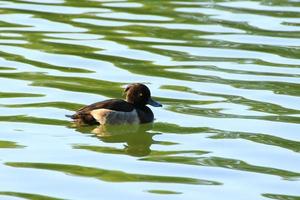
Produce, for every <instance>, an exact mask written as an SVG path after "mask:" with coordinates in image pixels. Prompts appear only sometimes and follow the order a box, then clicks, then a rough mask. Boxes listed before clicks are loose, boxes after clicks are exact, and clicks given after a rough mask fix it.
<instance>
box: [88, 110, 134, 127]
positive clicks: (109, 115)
mask: <svg viewBox="0 0 300 200" xmlns="http://www.w3.org/2000/svg"><path fill="white" fill-rule="evenodd" d="M91 115H92V116H93V117H94V118H95V119H96V120H97V121H98V122H99V123H100V124H138V123H140V120H139V117H138V114H137V112H136V110H135V109H134V110H132V111H131V112H121V111H114V110H109V109H104V108H101V109H97V110H93V111H91Z"/></svg>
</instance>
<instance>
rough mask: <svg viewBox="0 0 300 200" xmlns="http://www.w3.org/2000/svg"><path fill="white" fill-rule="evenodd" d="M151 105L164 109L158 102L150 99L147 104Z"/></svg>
mask: <svg viewBox="0 0 300 200" xmlns="http://www.w3.org/2000/svg"><path fill="white" fill-rule="evenodd" d="M147 103H148V104H149V105H151V106H154V107H162V105H161V104H160V103H158V102H157V101H154V100H153V99H151V98H150V99H149V100H148V102H147Z"/></svg>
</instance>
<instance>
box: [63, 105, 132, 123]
mask: <svg viewBox="0 0 300 200" xmlns="http://www.w3.org/2000/svg"><path fill="white" fill-rule="evenodd" d="M101 108H104V109H108V110H114V111H122V112H131V111H132V110H133V109H134V107H133V105H132V104H130V103H128V102H127V101H124V100H121V99H109V100H106V101H101V102H97V103H93V104H91V105H88V106H84V107H82V108H80V109H79V110H77V111H76V113H75V114H73V115H67V117H70V118H71V119H74V120H76V121H82V122H84V123H87V124H96V123H97V121H96V119H95V118H94V117H93V116H92V115H91V111H93V110H96V109H101Z"/></svg>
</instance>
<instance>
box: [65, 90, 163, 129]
mask: <svg viewBox="0 0 300 200" xmlns="http://www.w3.org/2000/svg"><path fill="white" fill-rule="evenodd" d="M125 93H126V101H125V100H121V99H109V100H105V101H101V102H97V103H93V104H91V105H88V106H85V107H83V108H81V109H79V110H77V111H76V113H75V114H73V115H71V116H68V117H70V118H72V119H73V120H74V121H75V122H77V123H80V124H90V125H92V124H141V123H149V122H152V121H153V120H154V115H153V112H152V111H151V109H150V108H149V107H148V106H146V104H150V105H153V106H157V107H159V106H161V104H159V103H158V102H155V101H153V100H152V99H151V97H150V90H149V89H148V88H147V87H146V86H145V85H143V84H132V85H129V86H128V87H127V88H126V89H125Z"/></svg>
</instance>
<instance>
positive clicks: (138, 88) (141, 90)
mask: <svg viewBox="0 0 300 200" xmlns="http://www.w3.org/2000/svg"><path fill="white" fill-rule="evenodd" d="M124 93H125V94H126V101H127V102H129V103H132V104H134V105H136V106H145V105H146V104H149V105H151V106H154V107H162V105H161V104H160V103H158V102H156V101H154V100H153V99H152V98H151V92H150V90H149V88H148V87H147V86H146V85H144V84H141V83H134V84H130V85H128V86H127V87H126V89H125V91H124Z"/></svg>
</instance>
